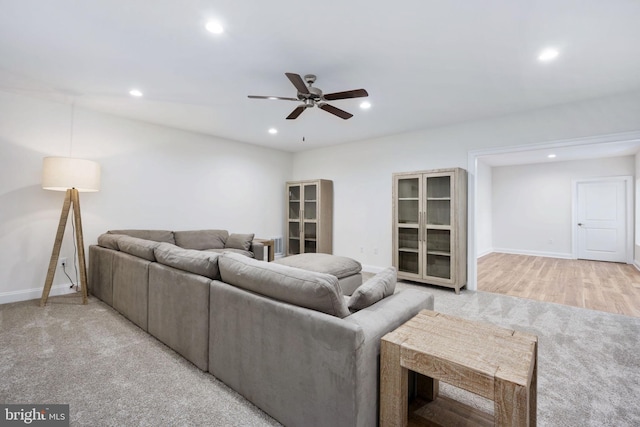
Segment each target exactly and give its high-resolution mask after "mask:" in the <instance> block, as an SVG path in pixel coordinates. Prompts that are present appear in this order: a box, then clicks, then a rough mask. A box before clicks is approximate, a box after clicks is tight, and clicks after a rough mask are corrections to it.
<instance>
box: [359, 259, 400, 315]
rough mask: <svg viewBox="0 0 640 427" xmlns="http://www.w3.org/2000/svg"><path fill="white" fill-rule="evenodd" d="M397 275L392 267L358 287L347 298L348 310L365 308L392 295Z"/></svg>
mask: <svg viewBox="0 0 640 427" xmlns="http://www.w3.org/2000/svg"><path fill="white" fill-rule="evenodd" d="M397 279H398V277H397V273H396V269H395V268H394V267H388V268H385V269H384V270H382V271H381V272H380V273H378V274H376V275H375V276H373V277H372V278H371V279H369V280H367V281H366V282H364V283H363V284H362V285H360V286H359V287H358V289H356V290H355V291H354V292H353V295H351V298H349V302H348V303H347V305H348V306H349V310H351V311H357V310H362V309H363V308H367V307H369V306H371V305H373V304H375V303H377V302H378V301H380V300H382V299H383V298H386V297H388V296H391V295H393V293H394V292H395V289H396V282H397Z"/></svg>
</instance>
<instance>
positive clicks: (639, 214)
mask: <svg viewBox="0 0 640 427" xmlns="http://www.w3.org/2000/svg"><path fill="white" fill-rule="evenodd" d="M635 162H636V179H635V186H636V188H635V192H634V194H635V198H636V203H635V221H634V222H633V223H634V226H635V231H636V232H635V240H634V264H635V266H636V267H637V268H638V269H640V153H637V154H636V156H635Z"/></svg>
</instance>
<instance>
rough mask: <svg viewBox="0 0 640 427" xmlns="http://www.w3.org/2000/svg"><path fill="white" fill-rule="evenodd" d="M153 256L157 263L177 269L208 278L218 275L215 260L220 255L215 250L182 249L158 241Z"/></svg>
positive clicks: (214, 277)
mask: <svg viewBox="0 0 640 427" xmlns="http://www.w3.org/2000/svg"><path fill="white" fill-rule="evenodd" d="M155 256H156V259H157V260H158V262H159V263H162V264H165V265H168V266H171V267H174V268H177V269H179V270H184V271H188V272H190V273H195V274H200V275H201V276H205V277H208V278H210V279H217V278H219V277H220V273H219V270H218V260H217V259H218V257H219V256H220V255H219V254H217V253H215V252H207V251H198V250H194V249H183V248H181V247H179V246H175V245H170V244H168V243H160V244H159V245H158V247H157V248H155Z"/></svg>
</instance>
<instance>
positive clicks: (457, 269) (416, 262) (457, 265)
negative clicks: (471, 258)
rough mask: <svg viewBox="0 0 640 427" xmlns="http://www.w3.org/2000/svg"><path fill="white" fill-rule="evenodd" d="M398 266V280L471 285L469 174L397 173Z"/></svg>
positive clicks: (395, 224)
mask: <svg viewBox="0 0 640 427" xmlns="http://www.w3.org/2000/svg"><path fill="white" fill-rule="evenodd" d="M393 265H394V266H395V267H396V269H397V270H398V279H406V280H413V281H416V282H422V283H429V284H433V285H439V286H446V287H449V288H453V289H455V291H456V293H459V292H460V288H462V287H463V286H465V285H466V283H467V172H466V171H465V170H464V169H461V168H454V169H438V170H432V171H420V172H407V173H396V174H393Z"/></svg>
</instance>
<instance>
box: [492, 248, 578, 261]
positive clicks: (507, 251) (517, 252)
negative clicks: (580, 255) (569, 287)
mask: <svg viewBox="0 0 640 427" xmlns="http://www.w3.org/2000/svg"><path fill="white" fill-rule="evenodd" d="M493 252H498V253H502V254H513V255H530V256H542V257H547V258H561V259H574V258H573V254H570V253H566V252H545V251H528V250H522V249H508V248H493Z"/></svg>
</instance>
